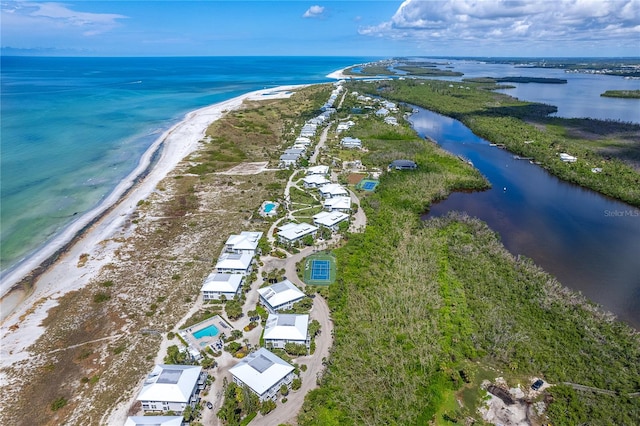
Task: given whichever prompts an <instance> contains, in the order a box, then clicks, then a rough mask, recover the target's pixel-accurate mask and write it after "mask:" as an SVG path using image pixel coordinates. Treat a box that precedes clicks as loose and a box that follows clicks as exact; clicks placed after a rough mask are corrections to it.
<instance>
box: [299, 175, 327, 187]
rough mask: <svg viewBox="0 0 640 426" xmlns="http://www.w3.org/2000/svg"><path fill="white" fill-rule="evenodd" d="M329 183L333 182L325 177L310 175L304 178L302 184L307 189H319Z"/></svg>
mask: <svg viewBox="0 0 640 426" xmlns="http://www.w3.org/2000/svg"><path fill="white" fill-rule="evenodd" d="M328 183H331V181H330V180H329V179H327V178H326V177H324V175H308V176H305V177H303V178H302V184H303V185H304V187H305V188H319V187H321V186H323V185H326V184H328Z"/></svg>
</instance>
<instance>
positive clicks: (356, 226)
mask: <svg viewBox="0 0 640 426" xmlns="http://www.w3.org/2000/svg"><path fill="white" fill-rule="evenodd" d="M349 194H350V195H351V202H352V203H353V204H355V205H356V206H358V211H356V212H355V213H354V214H352V215H351V227H350V228H349V230H350V231H351V232H364V228H366V226H367V216H366V215H365V213H364V210H363V209H362V207H361V206H360V199H359V198H358V196H357V195H356V194H355V193H354V192H353V191H351V190H349Z"/></svg>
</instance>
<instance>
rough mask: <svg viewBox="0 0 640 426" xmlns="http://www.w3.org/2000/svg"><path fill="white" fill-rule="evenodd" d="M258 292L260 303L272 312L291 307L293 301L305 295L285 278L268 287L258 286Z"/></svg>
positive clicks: (297, 300)
mask: <svg viewBox="0 0 640 426" xmlns="http://www.w3.org/2000/svg"><path fill="white" fill-rule="evenodd" d="M258 294H259V295H260V303H262V305H263V306H264V307H265V308H266V309H267V311H269V312H270V313H272V314H275V313H276V312H277V311H279V310H283V309H291V308H292V307H293V304H294V303H296V302H299V301H300V300H302V299H304V297H305V294H304V293H303V292H302V291H300V289H298V287H296V286H295V285H294V284H293V283H292V282H291V281H289V280H287V279H285V280H284V281H280V282H279V283H275V284H273V285H270V286H269V287H262V288H259V289H258Z"/></svg>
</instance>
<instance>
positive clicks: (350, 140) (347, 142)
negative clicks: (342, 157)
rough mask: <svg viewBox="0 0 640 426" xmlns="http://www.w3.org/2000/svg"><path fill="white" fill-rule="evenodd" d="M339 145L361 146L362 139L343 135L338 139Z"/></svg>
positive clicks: (358, 147) (344, 146)
mask: <svg viewBox="0 0 640 426" xmlns="http://www.w3.org/2000/svg"><path fill="white" fill-rule="evenodd" d="M340 146H342V147H343V148H357V149H360V148H362V141H361V140H360V139H358V138H352V137H349V136H347V137H345V138H342V140H340Z"/></svg>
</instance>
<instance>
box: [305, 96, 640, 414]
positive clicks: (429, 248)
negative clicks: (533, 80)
mask: <svg viewBox="0 0 640 426" xmlns="http://www.w3.org/2000/svg"><path fill="white" fill-rule="evenodd" d="M477 96H481V95H477ZM370 136H371V137H370V138H369V137H367V138H366V140H367V141H368V140H369V139H371V140H376V139H377V140H378V141H379V142H377V143H375V144H372V145H368V147H370V149H371V152H370V154H369V157H367V158H368V160H369V161H374V160H377V159H378V158H379V157H380V156H382V155H383V153H384V152H385V151H395V152H396V153H397V154H402V157H403V158H412V159H414V160H415V161H416V162H417V163H418V169H417V170H415V171H412V172H411V173H401V172H397V173H386V174H383V175H382V177H381V179H380V184H379V186H378V188H377V190H376V192H374V193H371V194H368V195H367V196H366V197H364V198H363V199H362V200H361V205H362V208H364V209H365V211H366V214H367V228H366V230H365V232H364V233H362V234H351V235H349V236H348V242H347V244H346V245H344V246H343V247H341V248H340V249H338V250H336V251H335V254H336V257H337V260H338V270H339V271H340V273H339V275H338V279H337V281H336V282H335V283H334V284H333V285H332V286H330V287H329V293H330V296H329V305H330V308H331V311H332V318H333V321H334V325H335V328H334V336H335V341H334V346H333V348H332V354H331V357H330V358H329V359H328V360H327V370H326V372H325V374H324V376H323V378H322V379H321V381H320V383H321V386H320V388H319V389H316V390H313V391H311V392H310V393H309V394H308V395H307V397H306V399H305V404H304V406H303V409H302V411H301V413H300V414H299V417H298V424H300V425H303V426H304V425H358V424H370V425H388V424H408V425H410V424H429V422H431V421H434V420H435V421H437V423H439V424H446V423H442V422H447V420H445V418H448V419H449V420H451V419H454V420H455V419H463V418H465V417H472V418H475V419H477V420H480V419H478V416H479V415H478V414H477V411H476V407H477V406H478V405H479V404H481V402H482V397H483V396H484V393H483V391H481V390H480V389H479V383H480V379H481V378H482V377H483V375H486V377H490V378H491V379H494V378H495V377H496V375H498V374H497V373H496V370H505V371H508V372H509V374H510V375H512V376H514V377H520V378H521V381H522V383H523V385H525V386H527V385H528V381H527V380H528V378H529V377H532V376H541V377H544V378H545V380H547V381H549V382H551V383H560V382H563V381H567V382H574V383H580V384H584V385H587V386H594V387H600V388H604V389H611V390H616V391H619V392H621V393H626V392H632V391H634V390H637V389H639V388H640V363H639V362H638V360H639V359H640V341H639V339H638V335H637V334H635V333H634V332H633V331H632V330H631V329H630V328H629V327H628V326H626V325H624V324H622V323H619V322H616V321H614V320H612V319H611V318H610V317H609V316H608V315H606V314H604V313H602V312H600V311H599V310H598V308H597V307H595V306H594V305H593V304H591V303H589V302H587V301H586V300H585V299H584V298H583V297H582V296H580V295H578V294H576V293H573V292H571V291H569V290H567V289H566V288H564V287H562V286H561V285H560V284H559V283H558V282H557V281H556V280H554V279H553V278H552V277H551V276H549V275H548V274H546V273H545V272H544V271H542V270H540V269H539V268H538V267H536V266H535V265H534V264H532V262H530V261H529V260H527V259H525V258H522V257H514V256H513V255H511V254H510V253H509V252H507V251H506V249H505V248H504V247H503V246H502V244H501V243H500V240H499V237H498V236H497V235H496V234H495V233H494V232H493V231H491V230H490V229H489V228H488V227H487V226H486V225H485V224H483V223H481V222H479V221H478V220H475V219H471V218H469V217H466V216H463V215H455V214H453V215H450V216H449V217H446V218H439V219H430V220H428V221H426V222H422V221H421V220H420V216H421V214H422V213H423V212H424V211H425V210H426V209H427V208H428V206H429V205H430V203H431V202H433V201H435V200H437V199H439V198H442V197H444V196H446V194H448V193H449V192H450V191H452V190H456V189H472V188H476V189H478V188H482V187H484V186H485V185H486V183H485V182H484V181H483V180H482V178H481V177H480V176H479V175H478V173H477V172H476V171H475V170H473V169H472V168H470V167H468V166H467V165H466V164H464V163H462V162H460V161H459V160H457V159H455V158H453V157H452V156H450V155H447V154H446V153H444V152H442V151H441V150H440V149H439V148H438V147H437V146H435V145H433V144H430V143H428V142H425V141H418V140H414V141H401V143H398V142H397V141H389V142H387V143H384V141H381V140H380V139H378V138H376V137H375V134H372V135H370ZM363 140H365V139H363ZM403 150H404V152H403ZM604 342H606V343H604ZM485 370H486V371H490V373H482V374H481V372H483V371H485ZM488 374H493V375H492V376H491V375H488ZM569 398H570V403H567V404H565V403H561V405H560V406H557V407H556V410H557V411H554V410H550V411H549V416H550V418H549V420H550V421H551V422H552V423H553V424H563V420H562V419H563V417H561V416H562V415H564V416H569V417H565V418H567V419H573V418H582V417H583V416H588V413H590V412H596V411H599V412H600V413H601V414H600V415H599V416H600V417H601V418H608V419H610V420H609V422H610V423H611V424H633V423H634V422H633V421H632V419H634V418H636V419H637V418H638V416H640V401H638V400H637V399H629V398H625V397H621V398H619V399H618V400H617V404H616V405H615V407H614V406H608V405H607V403H608V402H609V401H606V402H600V401H601V400H599V399H597V398H590V397H589V396H588V395H586V396H585V395H583V394H582V393H577V392H576V393H574V394H571V395H570V397H569ZM456 399H457V400H458V401H461V402H462V403H463V406H462V407H459V405H458V403H457V402H456ZM551 407H553V403H552V404H551ZM557 413H563V414H557ZM436 415H438V419H437V420H436V418H435V416H436ZM445 416H446V417H445ZM564 424H569V423H568V421H567V422H566V423H564Z"/></svg>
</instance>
